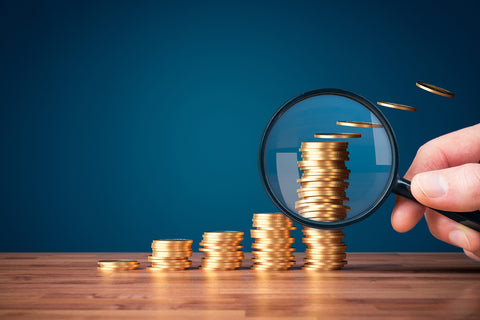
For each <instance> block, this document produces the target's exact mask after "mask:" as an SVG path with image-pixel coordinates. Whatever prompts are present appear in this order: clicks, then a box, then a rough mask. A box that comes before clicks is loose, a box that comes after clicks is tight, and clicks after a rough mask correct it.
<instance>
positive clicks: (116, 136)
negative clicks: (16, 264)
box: [0, 0, 480, 251]
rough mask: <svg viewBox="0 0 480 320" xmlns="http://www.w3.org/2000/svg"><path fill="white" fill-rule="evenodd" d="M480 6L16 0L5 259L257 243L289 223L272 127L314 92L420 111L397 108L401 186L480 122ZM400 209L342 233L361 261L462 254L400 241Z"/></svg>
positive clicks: (8, 12) (4, 123)
mask: <svg viewBox="0 0 480 320" xmlns="http://www.w3.org/2000/svg"><path fill="white" fill-rule="evenodd" d="M474 3H475V2H474V1H471V2H470V3H469V2H466V1H461V2H455V3H452V2H451V1H435V2H431V3H430V2H427V1H415V2H405V1H402V2H400V1H398V2H390V1H268V2H267V1H245V0H243V1H188V2H186V1H168V2H167V1H165V2H162V1H58V2H53V1H31V2H24V1H7V2H4V1H2V2H1V7H0V12H1V19H0V33H1V39H2V41H1V48H2V49H1V50H0V57H1V60H0V67H1V69H0V81H1V83H0V99H1V100H0V101H1V102H0V103H1V116H0V139H1V141H0V152H1V155H0V187H1V190H0V195H1V201H0V213H1V221H0V225H1V232H0V251H149V250H150V242H151V240H152V239H155V238H171V237H182V238H185V237H186V238H192V239H194V243H195V246H194V248H195V249H196V248H198V245H197V243H198V242H199V241H200V240H201V235H202V233H203V232H204V231H208V230H215V229H228V230H230V229H238V230H242V231H245V232H246V233H247V232H248V231H249V229H250V228H251V218H252V214H253V213H254V212H261V211H264V212H265V211H267V212H268V211H276V209H275V207H274V206H273V205H272V204H271V202H270V201H269V199H268V197H267V196H266V194H265V192H264V190H263V187H262V184H261V182H260V179H259V176H258V171H257V147H258V142H259V139H260V135H261V133H262V131H263V128H264V126H265V125H266V123H267V121H268V119H269V117H270V116H271V115H272V114H273V113H274V112H275V110H276V109H277V108H278V107H279V106H280V105H281V104H282V103H283V102H285V101H286V100H288V99H290V98H291V97H293V96H295V95H298V94H300V93H302V92H304V91H307V90H311V89H316V88H322V87H338V88H342V89H345V90H350V91H353V92H355V93H358V94H360V95H363V96H365V97H366V98H367V99H370V100H371V101H373V102H376V101H377V100H387V101H394V102H398V103H404V104H409V105H413V106H416V107H417V108H418V112H416V113H412V112H402V111H397V110H387V109H384V113H385V114H386V116H387V117H388V118H389V119H390V121H391V123H392V125H393V127H394V130H395V131H396V134H397V138H398V141H399V147H400V155H401V159H400V173H401V174H403V173H404V172H405V171H406V169H407V168H408V166H409V163H410V162H411V160H412V159H413V157H414V155H415V152H416V150H417V148H418V147H420V146H421V145H422V144H423V143H425V142H426V141H428V140H429V139H431V138H434V137H436V136H439V135H441V134H444V133H447V132H449V131H453V130H456V129H459V128H462V127H465V126H469V125H473V124H476V123H478V122H479V119H480V111H479V110H480V107H479V103H478V91H479V84H480V81H479V77H480V72H479V71H480V62H479V56H480V52H479V45H478V41H479V38H480V37H479V36H480V20H479V19H478V8H477V7H476V6H475V4H474ZM416 81H425V82H430V83H434V84H438V85H440V86H444V87H445V88H447V89H450V90H452V91H454V92H455V93H456V97H455V98H454V99H447V98H444V97H440V96H436V95H433V94H430V93H427V92H424V91H422V90H420V89H418V88H416V87H415V82H416ZM393 203H394V202H393V197H391V199H390V200H389V201H388V202H387V203H386V204H385V205H384V206H383V207H382V208H381V210H379V211H378V212H376V213H375V214H374V215H373V216H371V217H370V218H369V219H367V220H366V221H364V222H362V223H360V224H357V225H355V226H352V227H349V228H347V229H346V230H345V232H346V234H347V239H346V241H347V244H348V246H349V251H453V250H457V249H455V248H454V247H452V246H449V245H447V244H444V243H441V242H440V241H438V240H436V239H435V238H433V236H431V235H430V234H429V233H428V229H427V227H426V225H425V222H423V221H422V222H421V223H420V224H419V225H418V226H417V227H416V228H415V229H414V230H413V231H411V232H409V233H406V234H397V233H396V232H395V231H394V230H393V229H392V227H391V225H390V212H391V209H392V207H393ZM295 234H296V236H297V239H298V240H297V243H299V244H298V245H297V248H298V249H300V250H303V248H304V247H303V246H302V244H301V240H299V239H300V234H301V232H300V231H296V233H295ZM248 236H249V235H248V233H247V240H246V241H245V242H246V244H247V247H246V248H247V250H248V245H249V244H250V239H249V238H248Z"/></svg>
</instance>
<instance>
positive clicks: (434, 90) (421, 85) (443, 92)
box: [416, 81, 455, 98]
mask: <svg viewBox="0 0 480 320" xmlns="http://www.w3.org/2000/svg"><path fill="white" fill-rule="evenodd" d="M416 85H417V87H419V88H421V89H423V90H425V91H428V92H431V93H435V94H438V95H440V96H444V97H447V98H453V97H454V96H455V94H454V93H453V92H450V91H448V90H447V89H443V88H440V87H437V86H435V85H433V84H429V83H425V82H420V81H419V82H417V83H416Z"/></svg>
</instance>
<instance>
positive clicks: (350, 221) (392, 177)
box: [258, 88, 398, 229]
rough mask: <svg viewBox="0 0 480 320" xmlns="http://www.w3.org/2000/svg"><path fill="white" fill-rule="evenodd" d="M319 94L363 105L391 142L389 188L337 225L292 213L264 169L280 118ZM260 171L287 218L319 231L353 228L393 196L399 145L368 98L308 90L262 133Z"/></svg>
mask: <svg viewBox="0 0 480 320" xmlns="http://www.w3.org/2000/svg"><path fill="white" fill-rule="evenodd" d="M320 95H337V96H342V97H346V98H349V99H352V100H355V101H357V102H358V103H360V104H362V105H363V106H364V107H366V108H367V109H369V110H370V111H371V112H372V113H373V114H374V115H375V116H376V117H377V118H378V119H379V120H380V123H381V124H382V125H383V127H384V129H385V131H386V132H387V135H388V139H389V141H390V144H391V146H392V167H391V170H390V177H389V178H388V182H387V184H386V188H385V189H384V190H383V191H382V193H381V195H380V196H379V197H378V198H377V200H376V201H375V202H374V203H373V204H372V205H371V206H370V207H369V208H367V209H366V210H364V211H363V212H362V213H361V214H358V215H356V216H355V217H352V218H349V219H346V220H341V221H335V222H323V221H313V220H310V219H307V218H305V217H302V216H301V215H299V214H297V213H295V212H293V211H292V210H290V209H289V208H288V207H286V206H284V205H283V203H282V201H280V200H279V199H278V198H277V196H276V195H275V193H274V192H273V191H272V187H271V185H270V181H269V179H268V178H267V174H266V170H265V148H266V144H267V140H268V137H269V136H270V132H271V131H272V128H273V127H274V125H275V124H276V123H277V121H278V119H280V118H281V117H282V115H283V114H284V113H285V112H286V111H287V110H288V109H290V108H291V107H293V106H294V105H296V104H297V103H299V102H300V101H302V100H305V99H308V98H311V97H314V96H320ZM258 170H259V173H260V180H261V181H262V184H263V187H264V189H265V191H266V192H267V195H268V197H269V198H270V200H272V202H273V204H275V206H276V207H277V208H278V209H280V211H282V212H283V214H285V215H286V216H288V217H289V218H290V219H292V220H294V221H296V222H298V223H300V224H302V225H304V226H307V227H311V228H317V229H340V228H343V227H346V226H349V225H352V224H354V223H357V222H359V221H362V220H363V219H365V218H367V217H368V216H370V215H371V214H372V213H373V212H375V210H377V209H378V208H379V207H380V206H381V205H382V204H383V203H384V202H385V200H386V199H387V197H388V196H389V195H390V193H391V191H392V188H393V185H394V183H395V182H396V180H397V179H396V178H397V172H398V145H397V139H396V138H395V134H394V132H393V129H392V127H391V125H390V123H389V122H388V120H387V118H386V117H385V116H384V115H383V113H382V112H381V111H380V110H379V109H378V108H377V107H376V106H375V105H373V104H372V103H371V102H370V101H368V100H367V99H365V98H363V97H362V96H359V95H357V94H355V93H353V92H349V91H346V90H342V89H335V88H325V89H316V90H311V91H307V92H305V93H302V94H300V95H298V96H296V97H294V98H292V99H290V100H288V101H287V102H285V103H284V104H283V105H282V106H281V107H280V108H279V109H278V110H277V111H276V112H275V113H274V114H273V116H272V117H271V118H270V120H269V121H268V123H267V126H266V127H265V129H264V130H263V133H262V137H261V139H260V145H259V148H258Z"/></svg>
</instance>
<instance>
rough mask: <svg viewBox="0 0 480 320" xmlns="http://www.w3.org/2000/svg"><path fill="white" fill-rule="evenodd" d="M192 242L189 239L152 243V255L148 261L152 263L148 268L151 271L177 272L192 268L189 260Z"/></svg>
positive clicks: (163, 240) (155, 241) (161, 240)
mask: <svg viewBox="0 0 480 320" xmlns="http://www.w3.org/2000/svg"><path fill="white" fill-rule="evenodd" d="M192 242H193V240H189V239H159V240H153V242H152V251H153V252H152V255H151V256H148V261H150V262H151V263H152V266H151V267H147V270H150V271H177V270H185V269H186V268H190V267H191V266H192V261H191V260H188V258H189V257H190V256H191V255H192Z"/></svg>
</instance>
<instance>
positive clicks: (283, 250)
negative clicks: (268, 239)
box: [252, 247, 295, 254]
mask: <svg viewBox="0 0 480 320" xmlns="http://www.w3.org/2000/svg"><path fill="white" fill-rule="evenodd" d="M254 249H255V248H254ZM293 251H295V248H292V247H285V248H272V247H259V248H257V250H256V251H255V250H253V251H252V252H272V253H273V252H278V253H283V254H290V253H291V252H293Z"/></svg>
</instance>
